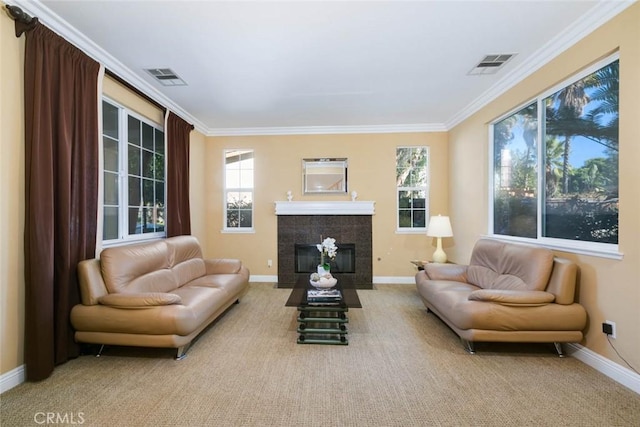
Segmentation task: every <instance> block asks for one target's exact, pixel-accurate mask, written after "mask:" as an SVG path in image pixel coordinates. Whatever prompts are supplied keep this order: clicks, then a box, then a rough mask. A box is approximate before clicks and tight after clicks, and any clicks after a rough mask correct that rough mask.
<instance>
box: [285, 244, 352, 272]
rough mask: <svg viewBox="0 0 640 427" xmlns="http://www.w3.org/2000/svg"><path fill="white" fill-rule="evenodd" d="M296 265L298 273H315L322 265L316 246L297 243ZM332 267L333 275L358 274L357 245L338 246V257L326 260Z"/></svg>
mask: <svg viewBox="0 0 640 427" xmlns="http://www.w3.org/2000/svg"><path fill="white" fill-rule="evenodd" d="M294 247H295V252H294V264H295V272H296V273H313V272H315V271H317V267H318V264H320V251H318V247H317V246H316V244H313V243H310V244H303V243H296V244H295V245H294ZM325 262H327V263H329V265H330V266H331V273H332V274H345V273H349V274H354V273H355V272H356V245H355V244H353V243H341V244H340V245H338V252H337V253H336V257H335V258H334V259H332V260H329V259H325Z"/></svg>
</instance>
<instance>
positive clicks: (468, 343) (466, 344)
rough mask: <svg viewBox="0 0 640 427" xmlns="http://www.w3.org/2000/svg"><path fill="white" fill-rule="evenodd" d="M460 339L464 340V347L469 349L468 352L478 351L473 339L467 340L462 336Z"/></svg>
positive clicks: (474, 352)
mask: <svg viewBox="0 0 640 427" xmlns="http://www.w3.org/2000/svg"><path fill="white" fill-rule="evenodd" d="M460 341H462V345H463V346H464V349H465V350H466V351H467V353H469V354H476V351H475V350H474V349H473V341H467V340H465V339H462V338H460Z"/></svg>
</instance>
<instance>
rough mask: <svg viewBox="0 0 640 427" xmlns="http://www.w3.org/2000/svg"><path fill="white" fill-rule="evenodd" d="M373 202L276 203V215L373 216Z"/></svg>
mask: <svg viewBox="0 0 640 427" xmlns="http://www.w3.org/2000/svg"><path fill="white" fill-rule="evenodd" d="M375 203H376V202H371V201H362V202H360V201H326V202H323V201H312V202H293V201H291V202H288V201H287V202H275V204H276V215H373V214H374V213H375Z"/></svg>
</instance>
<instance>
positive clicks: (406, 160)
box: [396, 147, 429, 233]
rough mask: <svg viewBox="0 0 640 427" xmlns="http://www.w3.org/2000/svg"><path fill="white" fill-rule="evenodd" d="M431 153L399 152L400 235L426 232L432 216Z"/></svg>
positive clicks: (401, 149) (422, 149)
mask: <svg viewBox="0 0 640 427" xmlns="http://www.w3.org/2000/svg"><path fill="white" fill-rule="evenodd" d="M428 177H429V149H428V148H427V147H398V148H397V149H396V191H397V199H396V200H397V202H398V216H397V221H398V222H397V228H398V230H399V231H417V232H418V231H419V232H421V233H422V232H425V231H426V227H427V225H426V224H427V217H428V214H429V182H428Z"/></svg>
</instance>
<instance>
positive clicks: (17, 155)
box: [0, 11, 24, 374]
mask: <svg viewBox="0 0 640 427" xmlns="http://www.w3.org/2000/svg"><path fill="white" fill-rule="evenodd" d="M23 63H24V37H22V38H20V39H18V38H16V36H15V34H14V26H13V20H11V19H10V18H9V17H7V16H6V14H5V13H4V11H2V16H0V117H1V118H2V125H0V141H1V142H2V153H1V154H0V236H2V238H1V239H0V349H1V351H2V353H1V354H0V374H4V373H6V372H9V371H11V370H12V369H15V368H17V367H18V366H20V365H22V363H23V360H24V357H23V347H24V243H23V235H24V233H23V230H24V101H23V98H24V96H23V91H22V88H23V86H24V84H23V82H24V78H23V66H22V64H23Z"/></svg>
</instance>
